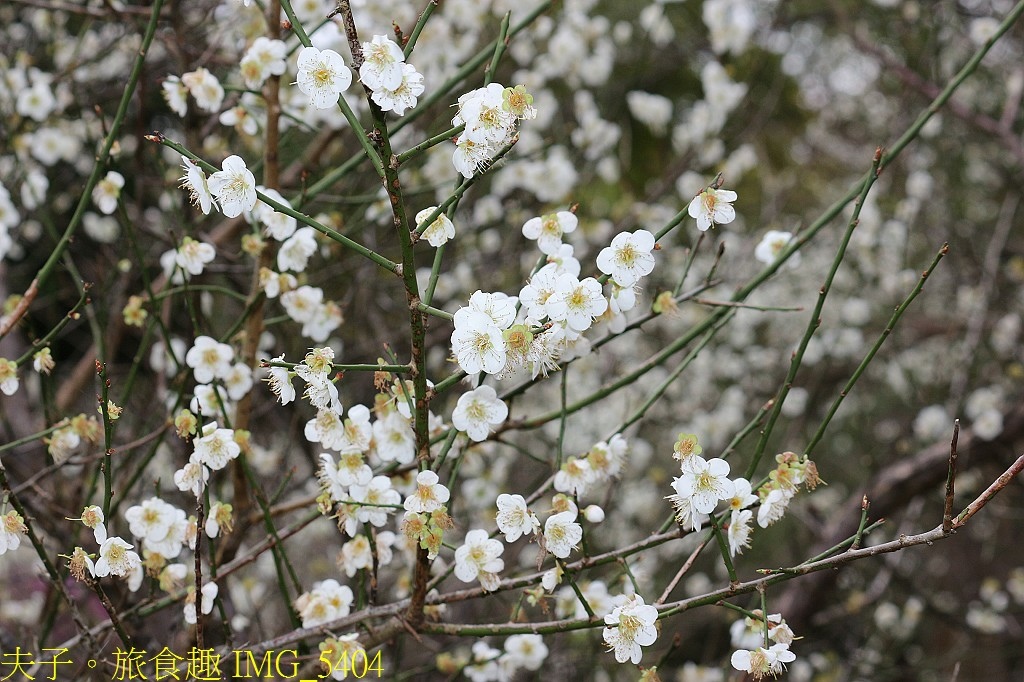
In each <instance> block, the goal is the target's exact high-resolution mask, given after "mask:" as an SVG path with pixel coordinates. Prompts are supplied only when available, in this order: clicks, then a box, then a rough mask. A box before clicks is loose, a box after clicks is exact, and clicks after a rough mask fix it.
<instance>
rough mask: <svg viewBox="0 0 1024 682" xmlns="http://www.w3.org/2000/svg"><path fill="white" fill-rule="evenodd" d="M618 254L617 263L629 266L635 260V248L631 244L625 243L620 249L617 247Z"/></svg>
mask: <svg viewBox="0 0 1024 682" xmlns="http://www.w3.org/2000/svg"><path fill="white" fill-rule="evenodd" d="M618 256H619V265H625V266H626V267H631V266H632V265H633V263H634V262H635V261H636V256H637V253H636V249H634V248H633V245H632V244H626V245H625V246H623V247H622V248H621V249H619V253H618Z"/></svg>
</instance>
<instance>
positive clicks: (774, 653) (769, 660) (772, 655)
mask: <svg viewBox="0 0 1024 682" xmlns="http://www.w3.org/2000/svg"><path fill="white" fill-rule="evenodd" d="M795 660H796V654H794V653H793V652H792V651H790V650H789V646H788V645H786V644H773V645H772V646H771V647H770V648H768V649H765V648H764V647H758V648H757V649H754V650H753V651H748V650H746V649H739V650H737V651H734V652H733V653H732V656H731V657H730V659H729V661H730V663H732V667H733V668H735V669H736V670H741V671H743V672H747V673H750V674H751V675H753V677H754V679H755V680H760V679H763V678H764V677H766V676H767V675H771V676H772V677H776V676H778V674H779V673H781V672H782V671H783V670H785V669H786V663H790V662H792V661H795Z"/></svg>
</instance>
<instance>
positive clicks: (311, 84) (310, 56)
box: [296, 47, 352, 109]
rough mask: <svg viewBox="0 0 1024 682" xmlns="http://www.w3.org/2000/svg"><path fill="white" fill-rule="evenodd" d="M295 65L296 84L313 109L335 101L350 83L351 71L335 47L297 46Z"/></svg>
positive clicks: (328, 105) (330, 104)
mask: <svg viewBox="0 0 1024 682" xmlns="http://www.w3.org/2000/svg"><path fill="white" fill-rule="evenodd" d="M298 66H299V69H298V75H297V80H296V85H298V87H299V91H300V92H301V93H302V94H304V95H308V96H309V98H310V104H312V105H313V107H314V108H316V109H328V108H330V107H333V106H334V105H336V104H337V103H338V96H339V95H340V94H341V93H343V92H345V91H346V90H348V86H349V85H351V84H352V72H351V71H350V70H349V68H348V67H347V66H345V62H344V61H343V60H342V58H341V55H340V54H338V53H337V52H335V51H334V50H323V51H320V50H318V49H317V48H315V47H304V48H302V49H301V50H299V56H298Z"/></svg>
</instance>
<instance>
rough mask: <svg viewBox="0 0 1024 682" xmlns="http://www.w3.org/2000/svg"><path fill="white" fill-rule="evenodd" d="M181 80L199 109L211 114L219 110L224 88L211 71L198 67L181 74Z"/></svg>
mask: <svg viewBox="0 0 1024 682" xmlns="http://www.w3.org/2000/svg"><path fill="white" fill-rule="evenodd" d="M181 82H182V83H183V84H184V85H185V87H187V88H188V91H189V92H190V93H192V97H194V98H195V100H196V104H197V105H199V108H200V109H202V110H203V111H208V112H210V113H211V114H212V113H216V112H217V111H219V110H220V105H221V102H223V101H224V88H223V87H221V84H220V81H219V80H217V77H216V76H214V75H213V74H212V73H210V72H209V71H207V70H206V69H204V68H203V67H199V68H198V69H196V70H195V71H189V72H188V73H186V74H182V76H181Z"/></svg>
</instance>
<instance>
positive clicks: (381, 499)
mask: <svg viewBox="0 0 1024 682" xmlns="http://www.w3.org/2000/svg"><path fill="white" fill-rule="evenodd" d="M348 494H349V496H350V497H351V498H352V499H353V500H354V501H356V502H361V503H362V506H359V507H357V508H356V512H355V516H356V519H357V520H359V521H362V522H363V523H369V524H371V525H373V526H377V527H378V528H379V527H380V526H383V525H384V524H385V523H387V522H388V515H389V514H392V513H394V511H395V509H394V508H392V507H391V506H382V505H394V506H395V507H397V506H398V504H399V503H401V501H402V496H401V495H400V494H399V492H398V491H397V490H395V489H393V488H392V487H391V479H390V478H388V477H387V476H374V477H373V478H372V479H370V481H369V482H368V483H366V484H360V483H356V484H354V485H352V486H351V487H350V488H349V491H348Z"/></svg>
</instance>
